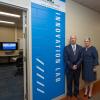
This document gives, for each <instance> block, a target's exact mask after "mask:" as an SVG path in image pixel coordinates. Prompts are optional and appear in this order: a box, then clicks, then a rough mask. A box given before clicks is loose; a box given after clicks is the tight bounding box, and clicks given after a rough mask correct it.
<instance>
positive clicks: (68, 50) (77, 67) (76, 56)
mask: <svg viewBox="0 0 100 100" xmlns="http://www.w3.org/2000/svg"><path fill="white" fill-rule="evenodd" d="M64 62H65V66H66V68H65V69H66V75H67V96H68V97H70V98H71V97H72V95H73V91H72V90H73V88H72V86H73V83H74V96H75V97H77V98H78V100H79V78H80V71H81V63H82V47H81V46H80V45H78V44H76V35H72V36H71V37H70V44H69V45H68V46H66V47H65V49H64Z"/></svg>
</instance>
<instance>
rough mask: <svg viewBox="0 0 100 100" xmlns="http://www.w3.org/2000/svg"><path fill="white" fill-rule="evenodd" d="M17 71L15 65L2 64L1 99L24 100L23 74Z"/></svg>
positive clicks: (0, 76) (0, 67)
mask: <svg viewBox="0 0 100 100" xmlns="http://www.w3.org/2000/svg"><path fill="white" fill-rule="evenodd" d="M15 72H16V67H15V65H1V64H0V100H24V86H23V76H21V75H18V76H16V77H15V76H14V74H15Z"/></svg>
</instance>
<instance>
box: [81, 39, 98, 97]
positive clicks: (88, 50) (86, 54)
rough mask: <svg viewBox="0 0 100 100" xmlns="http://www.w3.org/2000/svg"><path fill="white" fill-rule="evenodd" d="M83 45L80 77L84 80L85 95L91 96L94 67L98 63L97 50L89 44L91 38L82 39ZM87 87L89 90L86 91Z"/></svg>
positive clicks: (94, 76)
mask: <svg viewBox="0 0 100 100" xmlns="http://www.w3.org/2000/svg"><path fill="white" fill-rule="evenodd" d="M84 44H85V47H84V49H83V70H82V78H83V80H84V82H85V94H84V95H85V96H86V95H87V94H88V93H89V94H88V98H91V97H92V88H93V82H94V81H95V80H96V67H97V65H98V52H97V50H96V48H95V47H94V46H92V45H91V39H90V38H87V39H85V41H84ZM88 89H89V91H88Z"/></svg>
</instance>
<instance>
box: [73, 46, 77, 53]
mask: <svg viewBox="0 0 100 100" xmlns="http://www.w3.org/2000/svg"><path fill="white" fill-rule="evenodd" d="M73 52H74V55H75V54H76V47H75V45H73Z"/></svg>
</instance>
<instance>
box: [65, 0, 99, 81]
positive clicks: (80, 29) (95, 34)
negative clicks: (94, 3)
mask: <svg viewBox="0 0 100 100" xmlns="http://www.w3.org/2000/svg"><path fill="white" fill-rule="evenodd" d="M66 11H67V20H66V24H67V26H66V28H67V32H66V43H67V44H68V40H69V36H70V34H76V35H77V38H78V39H77V42H78V43H79V44H81V45H83V44H84V38H86V37H91V38H92V40H93V45H95V46H96V48H97V49H98V51H99V57H100V44H99V40H100V39H99V38H100V13H98V12H95V11H93V10H91V9H89V8H86V7H84V6H82V5H80V4H78V3H75V2H74V1H72V0H69V1H68V2H67V4H66ZM97 78H98V80H100V67H98V71H97Z"/></svg>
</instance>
